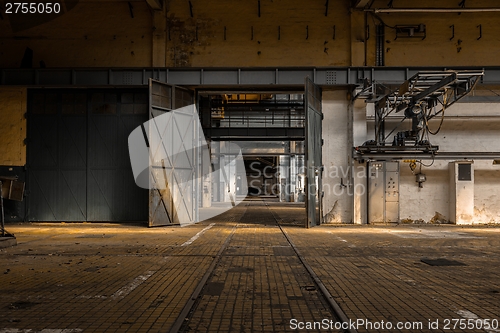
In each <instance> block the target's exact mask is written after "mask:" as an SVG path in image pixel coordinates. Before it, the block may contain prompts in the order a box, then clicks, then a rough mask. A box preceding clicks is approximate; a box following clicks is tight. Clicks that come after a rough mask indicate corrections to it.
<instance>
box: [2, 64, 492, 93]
mask: <svg viewBox="0 0 500 333" xmlns="http://www.w3.org/2000/svg"><path fill="white" fill-rule="evenodd" d="M446 69H447V68H443V67H440V68H438V67H317V68H315V67H293V68H285V67H280V68H83V69H77V68H68V69H64V68H54V69H49V68H43V69H0V85H9V86H28V87H29V86H35V87H69V86H79V87H95V86H99V87H102V86H147V84H148V80H149V79H150V78H152V79H155V80H159V81H162V82H166V83H169V84H175V85H185V86H204V87H212V86H213V87H227V86H232V87H234V86H235V85H238V86H241V87H257V88H258V87H263V88H264V87H267V88H270V87H275V88H276V89H279V88H280V87H283V86H295V87H298V86H301V87H302V86H303V85H304V77H307V76H308V77H310V78H311V80H312V81H313V82H314V83H315V84H318V85H322V86H358V85H362V84H363V83H364V82H380V83H386V84H401V83H402V82H404V81H406V80H408V79H410V78H411V77H412V76H414V75H415V74H417V73H418V72H421V71H424V70H426V71H429V70H432V71H444V70H446ZM454 69H456V70H461V68H454ZM467 69H471V68H467ZM472 69H474V70H480V71H484V76H483V77H482V78H481V82H480V83H481V84H488V85H496V84H500V67H485V68H483V67H478V68H472Z"/></svg>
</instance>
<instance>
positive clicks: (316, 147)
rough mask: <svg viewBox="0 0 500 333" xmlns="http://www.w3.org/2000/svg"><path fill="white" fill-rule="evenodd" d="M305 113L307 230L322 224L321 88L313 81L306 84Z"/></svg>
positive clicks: (309, 80) (307, 79) (308, 80)
mask: <svg viewBox="0 0 500 333" xmlns="http://www.w3.org/2000/svg"><path fill="white" fill-rule="evenodd" d="M304 106H305V107H304V108H305V113H306V142H305V147H306V151H305V158H306V211H307V220H306V228H310V227H313V226H316V225H319V224H320V223H321V222H322V215H323V213H322V196H323V191H322V187H323V186H322V180H321V177H322V172H323V157H322V146H323V143H322V142H323V140H322V120H323V113H322V111H321V88H320V87H318V86H317V85H315V84H314V82H312V81H311V79H309V78H306V82H305V104H304Z"/></svg>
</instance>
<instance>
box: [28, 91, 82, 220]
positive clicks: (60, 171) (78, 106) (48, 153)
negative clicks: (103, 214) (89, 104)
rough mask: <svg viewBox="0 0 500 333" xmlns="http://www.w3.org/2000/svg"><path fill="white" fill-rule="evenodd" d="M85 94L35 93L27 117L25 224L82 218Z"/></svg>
mask: <svg viewBox="0 0 500 333" xmlns="http://www.w3.org/2000/svg"><path fill="white" fill-rule="evenodd" d="M85 104H86V94H85V93H81V92H64V93H61V92H57V91H51V92H42V91H39V92H36V93H33V94H32V95H31V96H30V100H29V105H30V110H29V111H30V113H29V116H28V124H29V127H28V142H27V146H28V184H27V187H26V189H27V191H26V192H27V193H26V194H27V198H26V199H27V204H28V220H30V221H85V220H86V218H87V195H86V179H87V177H86V171H87V127H86V123H87V122H86V108H85Z"/></svg>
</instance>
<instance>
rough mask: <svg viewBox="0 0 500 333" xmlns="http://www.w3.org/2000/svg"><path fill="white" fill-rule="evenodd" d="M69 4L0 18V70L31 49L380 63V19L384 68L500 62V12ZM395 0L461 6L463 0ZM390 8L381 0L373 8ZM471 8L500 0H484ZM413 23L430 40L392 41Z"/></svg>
mask: <svg viewBox="0 0 500 333" xmlns="http://www.w3.org/2000/svg"><path fill="white" fill-rule="evenodd" d="M259 2H260V17H259V6H258V3H259ZM62 3H63V4H64V5H65V8H66V9H65V13H64V14H63V15H60V16H57V17H48V16H47V17H42V18H37V19H34V20H32V19H31V18H28V17H27V18H26V19H21V21H23V20H24V21H25V22H29V21H33V22H35V23H36V24H26V23H24V24H20V23H19V21H20V19H19V18H14V17H12V16H6V15H4V18H3V19H0V67H4V68H5V67H11V68H18V67H20V64H21V59H22V57H23V54H24V51H25V49H26V47H30V48H31V49H33V51H34V60H33V66H34V67H39V66H40V61H43V62H44V63H45V65H46V66H47V67H108V66H109V67H149V66H156V67H163V66H167V67H252V66H257V67H266V66H271V67H272V66H363V65H367V66H373V65H375V51H376V43H375V40H376V35H375V34H376V29H375V27H376V25H377V24H381V22H382V21H383V22H384V23H385V24H386V28H385V38H384V45H383V50H384V55H385V65H386V66H478V65H479V66H496V65H500V61H499V60H498V59H497V56H496V54H497V53H499V52H500V26H499V25H498V24H497V22H498V21H499V19H500V13H499V12H496V13H466V12H463V13H461V14H458V13H444V14H443V13H441V14H432V13H408V14H401V13H398V14H382V13H381V14H378V15H377V16H375V15H373V14H370V13H365V12H363V11H352V10H351V9H350V7H349V4H350V1H349V0H330V1H328V3H329V8H328V15H327V16H325V12H326V7H325V3H326V1H324V0H314V1H309V2H304V1H299V0H260V1H259V0H255V1H231V0H217V1H210V2H206V1H202V0H190V1H185V0H167V6H166V10H165V12H155V13H153V11H152V10H151V9H150V8H149V7H148V6H147V3H146V1H143V0H135V1H130V4H131V6H132V7H133V8H132V12H131V10H130V8H129V2H128V1H124V0H109V1H100V2H96V1H91V0H79V1H77V0H71V1H70V0H65V1H63V2H62ZM190 4H191V6H190ZM392 4H393V6H394V7H395V8H403V7H417V8H426V7H444V8H458V1H457V0H443V1H439V4H436V1H431V0H424V1H402V0H393V1H392ZM387 6H388V3H387V0H376V1H375V2H374V3H373V5H372V8H387ZM471 7H474V8H477V7H500V5H499V4H498V2H497V1H495V0H477V1H474V2H470V1H469V2H467V3H466V8H471ZM132 15H133V17H132ZM381 20H382V21H381ZM406 24H425V25H426V30H427V36H426V38H425V39H424V40H421V39H419V38H398V39H396V40H395V36H396V34H395V30H394V29H393V27H394V26H396V25H406ZM451 25H453V26H454V28H455V33H454V38H452V39H451V37H452V29H451V28H450V26H451ZM479 25H481V28H482V36H481V38H480V39H479V40H478V38H479V37H480V31H479V28H478V26H479ZM334 27H335V29H334ZM252 29H253V33H252ZM334 30H335V31H334Z"/></svg>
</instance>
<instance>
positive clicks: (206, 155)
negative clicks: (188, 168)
mask: <svg viewBox="0 0 500 333" xmlns="http://www.w3.org/2000/svg"><path fill="white" fill-rule="evenodd" d="M210 157H211V156H210V150H209V149H203V150H202V155H201V169H202V174H203V181H202V189H201V191H202V194H201V201H202V203H201V206H202V207H211V206H212V164H211V161H210Z"/></svg>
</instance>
